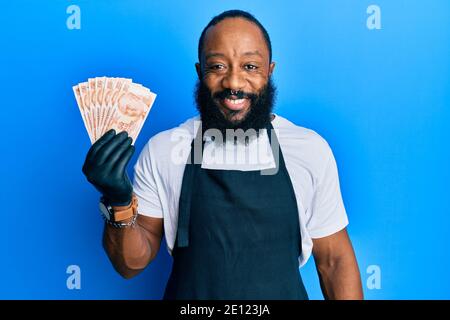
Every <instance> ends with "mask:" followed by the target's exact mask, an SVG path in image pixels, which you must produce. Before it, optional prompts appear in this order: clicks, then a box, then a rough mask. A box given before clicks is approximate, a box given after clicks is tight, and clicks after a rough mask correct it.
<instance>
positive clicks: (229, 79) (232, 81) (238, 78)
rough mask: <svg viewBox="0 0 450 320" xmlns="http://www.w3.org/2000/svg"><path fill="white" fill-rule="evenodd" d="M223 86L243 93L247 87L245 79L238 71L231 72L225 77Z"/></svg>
mask: <svg viewBox="0 0 450 320" xmlns="http://www.w3.org/2000/svg"><path fill="white" fill-rule="evenodd" d="M222 86H223V87H224V88H226V89H230V90H233V91H241V90H243V88H244V86H245V78H244V77H243V75H242V74H241V73H240V72H239V71H238V70H230V71H229V72H228V73H227V74H226V75H225V76H224V77H223V79H222Z"/></svg>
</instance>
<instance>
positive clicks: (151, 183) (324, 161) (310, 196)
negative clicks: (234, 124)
mask: <svg viewBox="0 0 450 320" xmlns="http://www.w3.org/2000/svg"><path fill="white" fill-rule="evenodd" d="M199 123H200V119H199V116H196V117H193V118H190V119H188V120H187V121H185V122H184V123H182V124H181V125H180V126H178V127H176V128H173V129H170V130H166V131H163V132H160V133H158V134H156V135H155V136H153V137H152V138H151V139H150V140H149V141H148V143H147V144H146V145H145V147H144V149H143V150H142V152H141V154H140V155H139V158H138V161H137V163H136V164H135V166H134V181H133V190H134V192H135V194H136V196H137V198H138V212H139V214H141V215H145V216H149V217H157V218H163V219H164V234H165V237H166V243H167V249H168V251H169V253H170V254H171V253H172V249H173V246H174V243H175V237H176V230H177V224H178V202H179V198H180V193H181V185H182V180H183V173H184V168H185V165H186V161H187V159H188V157H189V152H190V149H191V142H192V139H193V138H194V137H195V134H196V133H197V129H198V125H199ZM272 125H273V127H274V129H275V132H276V134H277V137H278V141H279V144H280V148H281V150H282V153H283V157H284V161H285V164H286V168H287V171H288V173H289V176H290V178H291V181H292V184H293V187H294V191H295V196H296V199H297V207H298V211H299V212H298V216H299V222H300V232H301V237H302V254H301V256H300V257H299V265H300V266H302V265H304V264H305V263H306V261H307V260H308V258H309V257H310V256H311V251H312V245H313V243H312V239H314V238H322V237H326V236H329V235H331V234H333V233H336V232H338V231H340V230H342V229H343V228H345V227H346V226H347V224H348V218H347V214H346V211H345V207H344V204H343V201H342V197H341V191H340V187H339V176H338V171H337V166H336V162H335V159H334V156H333V153H332V151H331V149H330V147H329V145H328V143H327V142H326V141H325V140H324V139H323V138H322V137H321V136H320V135H319V134H317V133H316V132H314V131H312V130H309V129H306V128H303V127H300V126H297V125H295V124H293V123H292V122H290V121H289V120H287V119H285V118H283V117H281V116H279V115H275V119H274V120H273V121H272ZM262 139H263V140H264V141H267V143H268V140H267V139H266V138H265V137H264V136H263V138H262ZM211 143H212V142H211ZM211 147H212V144H210V145H209V146H208V141H207V142H205V147H204V155H203V162H202V167H203V168H215V169H217V168H218V164H217V162H218V161H211V159H209V160H208V157H210V156H208V155H211V154H214V152H212V153H211V152H210V151H211V150H210V149H208V148H211ZM269 147H270V145H269ZM227 148H229V147H227ZM207 150H209V152H207ZM228 151H229V150H228ZM228 151H226V150H225V151H224V152H225V153H226V152H228ZM247 162H248V161H247ZM274 165H275V162H274V158H273V157H270V156H269V157H268V158H267V157H266V158H265V159H264V161H263V160H260V161H259V162H258V163H257V164H256V165H253V166H252V168H253V170H261V169H264V168H268V167H272V166H274ZM220 166H221V165H219V167H220ZM221 168H223V169H225V170H226V168H230V169H235V170H236V169H237V170H249V168H248V167H246V166H245V165H244V166H242V165H240V164H237V165H231V166H230V165H222V167H221Z"/></svg>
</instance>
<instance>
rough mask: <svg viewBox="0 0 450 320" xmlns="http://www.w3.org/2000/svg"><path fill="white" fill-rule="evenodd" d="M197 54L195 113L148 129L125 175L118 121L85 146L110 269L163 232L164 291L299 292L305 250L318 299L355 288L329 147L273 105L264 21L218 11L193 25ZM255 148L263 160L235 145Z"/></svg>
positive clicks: (129, 273)
mask: <svg viewBox="0 0 450 320" xmlns="http://www.w3.org/2000/svg"><path fill="white" fill-rule="evenodd" d="M198 59H199V61H198V63H196V64H195V67H196V72H197V75H198V79H199V80H198V83H197V86H196V90H195V98H196V103H197V107H198V111H199V116H197V117H194V118H191V119H188V120H187V121H186V122H184V123H183V124H181V125H180V126H178V127H176V128H173V129H170V130H167V131H164V132H161V133H159V134H157V135H156V136H154V137H152V138H151V139H150V140H149V141H148V143H147V144H146V146H145V147H144V149H143V150H142V152H141V154H140V156H139V158H138V161H137V163H136V164H135V166H134V181H133V183H131V182H130V180H129V178H128V176H127V174H126V166H127V164H128V162H129V160H130V158H131V156H132V154H133V152H134V147H133V146H132V145H131V142H132V141H131V138H130V137H128V136H127V133H126V132H121V133H116V132H114V131H112V130H111V131H109V132H107V133H106V134H105V135H104V136H103V137H101V138H100V139H99V140H98V141H97V142H96V143H94V144H93V146H92V147H91V149H90V150H89V152H88V154H87V156H86V161H85V163H84V166H83V172H84V174H85V175H86V177H87V178H88V181H89V182H91V183H92V184H93V185H94V186H95V187H96V188H97V189H98V190H99V191H100V192H101V193H102V198H101V202H100V206H101V210H102V212H103V213H104V216H105V219H106V223H105V229H104V241H103V243H104V248H105V250H106V252H107V254H108V256H109V258H110V260H111V262H112V264H113V266H114V267H115V269H116V270H117V271H118V272H119V273H120V274H121V275H122V276H123V277H125V278H131V277H133V276H135V275H137V274H138V273H139V272H141V271H142V270H143V269H144V268H145V267H146V266H147V265H148V264H149V263H150V262H151V261H153V259H154V258H155V256H156V255H157V253H158V250H159V248H160V243H161V239H162V236H163V234H164V235H165V237H166V242H167V249H168V251H169V253H170V254H171V255H172V257H173V265H172V271H171V274H170V277H169V280H168V283H167V286H166V289H165V293H164V297H163V298H164V299H296V300H302V299H308V294H307V292H306V289H305V286H304V285H303V282H302V278H301V275H300V270H299V267H301V266H303V265H304V264H305V263H306V261H307V260H308V258H309V257H310V256H311V254H313V256H314V260H315V263H316V267H317V270H318V274H319V279H320V284H321V288H322V291H323V294H324V297H325V298H326V299H360V298H362V288H361V280H360V273H359V270H358V265H357V262H356V258H355V254H354V251H353V248H352V245H351V242H350V239H349V236H348V234H347V231H346V227H347V224H348V218H347V214H346V211H345V208H344V204H343V200H342V197H341V192H340V187H339V178H338V172H337V166H336V162H335V159H334V157H333V153H332V151H331V149H330V147H329V145H328V144H327V142H326V141H325V140H324V139H323V138H322V137H320V136H319V135H318V134H317V133H316V132H314V131H312V130H309V129H306V128H303V127H300V126H297V125H295V124H293V123H292V122H290V121H289V120H287V119H285V118H283V117H282V116H280V115H277V114H275V113H273V106H274V101H275V99H274V98H275V93H276V88H275V86H274V84H273V81H272V78H271V77H272V74H273V72H274V69H275V62H273V61H272V46H271V42H270V37H269V35H268V33H267V31H266V29H265V28H264V27H263V26H262V24H261V23H260V22H259V21H258V20H257V19H256V18H255V17H254V16H252V15H251V14H249V13H247V12H245V11H240V10H231V11H226V12H223V13H222V14H220V15H218V16H216V17H214V18H213V19H212V20H211V21H210V22H209V24H208V25H207V26H206V27H205V28H204V30H203V32H202V34H201V36H200V40H199V44H198ZM230 132H231V133H232V134H231V135H230V134H228V133H230ZM242 133H243V134H244V136H245V137H244V139H236V137H238V138H239V137H240V136H242ZM230 136H231V137H232V138H230ZM255 145H257V146H258V148H257V149H252V147H253V146H255ZM175 149H176V150H178V151H179V152H174V150H175ZM260 149H262V150H265V151H268V154H269V157H266V158H265V160H264V161H262V160H261V159H256V161H253V162H251V163H249V162H248V161H246V159H247V157H240V155H241V154H240V153H242V152H243V153H245V152H247V153H248V150H260ZM236 158H241V160H242V159H243V160H244V161H236ZM257 158H258V157H257ZM180 159H181V160H182V161H179V160H180ZM219 160H220V161H219ZM222 160H223V161H222ZM258 160H259V161H258Z"/></svg>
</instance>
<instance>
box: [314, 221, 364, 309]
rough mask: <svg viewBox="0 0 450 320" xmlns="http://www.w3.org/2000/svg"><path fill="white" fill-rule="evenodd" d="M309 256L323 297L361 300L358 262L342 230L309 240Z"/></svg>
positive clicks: (345, 231) (345, 233)
mask: <svg viewBox="0 0 450 320" xmlns="http://www.w3.org/2000/svg"><path fill="white" fill-rule="evenodd" d="M313 255H314V260H315V262H316V268H317V272H318V275H319V279H320V286H321V288H322V293H323V295H324V297H325V299H327V300H328V299H333V300H337V299H339V300H344V299H348V300H359V299H363V291H362V285H361V277H360V273H359V269H358V264H357V262H356V257H355V253H354V251H353V247H352V244H351V242H350V238H349V236H348V234H347V230H346V229H343V230H341V231H339V232H336V233H335V234H332V235H330V236H327V237H324V238H319V239H313Z"/></svg>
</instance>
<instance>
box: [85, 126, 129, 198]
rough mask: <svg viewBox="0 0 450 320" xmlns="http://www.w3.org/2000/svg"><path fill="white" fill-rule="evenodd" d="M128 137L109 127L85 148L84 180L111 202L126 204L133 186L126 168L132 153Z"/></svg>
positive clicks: (124, 133)
mask: <svg viewBox="0 0 450 320" xmlns="http://www.w3.org/2000/svg"><path fill="white" fill-rule="evenodd" d="M131 142H132V138H130V137H128V134H127V133H126V132H125V131H124V132H121V133H119V134H116V133H115V131H114V130H109V131H108V132H106V133H105V134H104V135H103V136H102V137H101V138H100V139H98V140H97V141H96V142H95V143H94V144H93V145H92V146H91V148H90V149H89V152H88V154H87V156H86V160H85V162H84V165H83V173H84V175H85V176H86V178H87V180H88V181H89V182H90V183H91V184H92V185H93V186H94V187H95V188H96V189H97V190H98V191H100V193H102V194H103V196H104V197H105V199H106V201H107V202H108V203H109V204H111V205H116V206H121V205H128V204H129V203H130V202H131V196H132V193H133V186H132V184H131V182H130V179H129V178H128V174H127V172H126V167H127V164H128V161H130V159H131V156H132V155H133V153H134V146H132V145H131Z"/></svg>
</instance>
